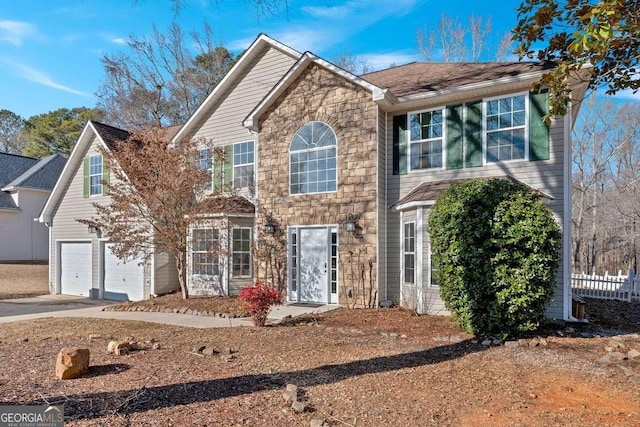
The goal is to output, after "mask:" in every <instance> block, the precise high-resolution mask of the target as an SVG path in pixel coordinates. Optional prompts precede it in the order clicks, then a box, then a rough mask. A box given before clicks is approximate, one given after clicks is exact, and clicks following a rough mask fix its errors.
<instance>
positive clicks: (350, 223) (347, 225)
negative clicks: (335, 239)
mask: <svg viewBox="0 0 640 427" xmlns="http://www.w3.org/2000/svg"><path fill="white" fill-rule="evenodd" d="M357 221H358V217H357V216H356V215H353V214H347V219H346V220H345V221H344V229H345V230H347V231H348V232H349V233H355V232H356V226H357Z"/></svg>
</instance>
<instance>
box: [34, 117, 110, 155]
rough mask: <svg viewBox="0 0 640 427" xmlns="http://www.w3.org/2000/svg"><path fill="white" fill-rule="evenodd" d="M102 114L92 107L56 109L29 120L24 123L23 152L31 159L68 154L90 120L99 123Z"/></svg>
mask: <svg viewBox="0 0 640 427" xmlns="http://www.w3.org/2000/svg"><path fill="white" fill-rule="evenodd" d="M102 116H103V113H102V111H100V110H98V109H93V108H86V107H76V108H72V109H69V108H59V109H57V110H55V111H49V112H48V113H44V114H38V115H36V116H32V117H29V119H28V120H27V122H26V123H25V130H26V133H27V145H26V146H25V150H24V153H25V155H27V156H32V157H39V158H40V157H46V156H49V155H51V154H56V153H60V154H69V153H71V151H72V150H73V147H74V145H75V143H76V141H77V140H78V137H79V136H80V132H82V129H83V128H84V126H85V125H86V124H87V121H89V120H101V119H102Z"/></svg>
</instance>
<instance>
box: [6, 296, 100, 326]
mask: <svg viewBox="0 0 640 427" xmlns="http://www.w3.org/2000/svg"><path fill="white" fill-rule="evenodd" d="M110 303H112V302H109V301H101V300H92V299H89V298H86V297H76V296H69V295H39V296H37V297H31V298H19V299H8V300H0V321H1V319H2V318H3V317H13V316H22V315H38V314H46V313H52V312H56V311H69V310H79V309H83V308H90V307H98V306H104V305H108V304H110ZM37 317H46V316H37Z"/></svg>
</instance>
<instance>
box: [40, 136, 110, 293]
mask: <svg viewBox="0 0 640 427" xmlns="http://www.w3.org/2000/svg"><path fill="white" fill-rule="evenodd" d="M95 154H100V152H99V151H98V148H97V146H96V138H95V137H94V139H93V141H92V143H91V145H90V146H89V148H88V150H87V151H86V152H85V153H84V155H83V156H78V157H76V163H75V164H68V166H67V167H72V168H73V169H74V170H75V171H76V172H75V174H74V176H73V179H72V180H71V182H70V183H69V186H68V187H67V189H66V192H65V194H64V196H63V197H62V199H61V200H60V202H59V204H58V206H57V208H56V210H55V212H54V214H53V221H52V228H51V239H50V242H49V248H50V252H49V288H50V290H51V292H52V293H55V292H59V291H60V289H59V287H58V286H59V283H58V271H57V268H58V265H59V260H58V259H57V257H58V255H59V254H57V253H56V252H57V249H56V248H57V246H58V245H57V242H59V241H66V242H70V241H77V242H91V260H92V262H91V264H92V273H91V274H92V280H91V282H92V283H91V288H92V289H95V291H93V292H97V290H98V288H99V283H100V268H99V267H98V266H100V265H101V262H100V243H99V240H98V237H97V236H96V235H95V234H89V231H88V230H87V226H86V225H84V224H81V223H79V222H78V221H76V219H81V218H91V217H93V215H94V214H95V209H94V207H93V206H92V204H91V203H93V202H98V203H105V202H108V201H109V200H110V197H108V196H101V195H99V196H92V197H89V198H85V197H84V195H83V168H82V162H83V160H84V158H85V157H86V156H90V155H95ZM70 161H71V159H70Z"/></svg>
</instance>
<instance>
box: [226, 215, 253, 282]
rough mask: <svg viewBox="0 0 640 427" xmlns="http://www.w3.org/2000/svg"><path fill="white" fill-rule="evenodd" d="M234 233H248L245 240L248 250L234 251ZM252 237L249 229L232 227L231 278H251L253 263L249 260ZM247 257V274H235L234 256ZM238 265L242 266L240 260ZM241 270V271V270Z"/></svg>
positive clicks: (251, 231) (251, 230)
mask: <svg viewBox="0 0 640 427" xmlns="http://www.w3.org/2000/svg"><path fill="white" fill-rule="evenodd" d="M236 231H248V232H249V237H248V239H247V242H248V243H249V249H248V250H246V251H245V250H236V238H235V233H236ZM252 236H253V229H252V228H251V227H234V228H232V229H231V277H233V278H247V277H252V275H253V262H252V259H251V245H252V243H253V242H252V240H251V239H252V238H253V237H252ZM245 254H246V255H248V257H249V262H248V273H247V274H236V272H235V265H236V263H235V258H236V255H245ZM240 261H241V262H240V265H242V258H241V260H240ZM241 270H242V269H241Z"/></svg>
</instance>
